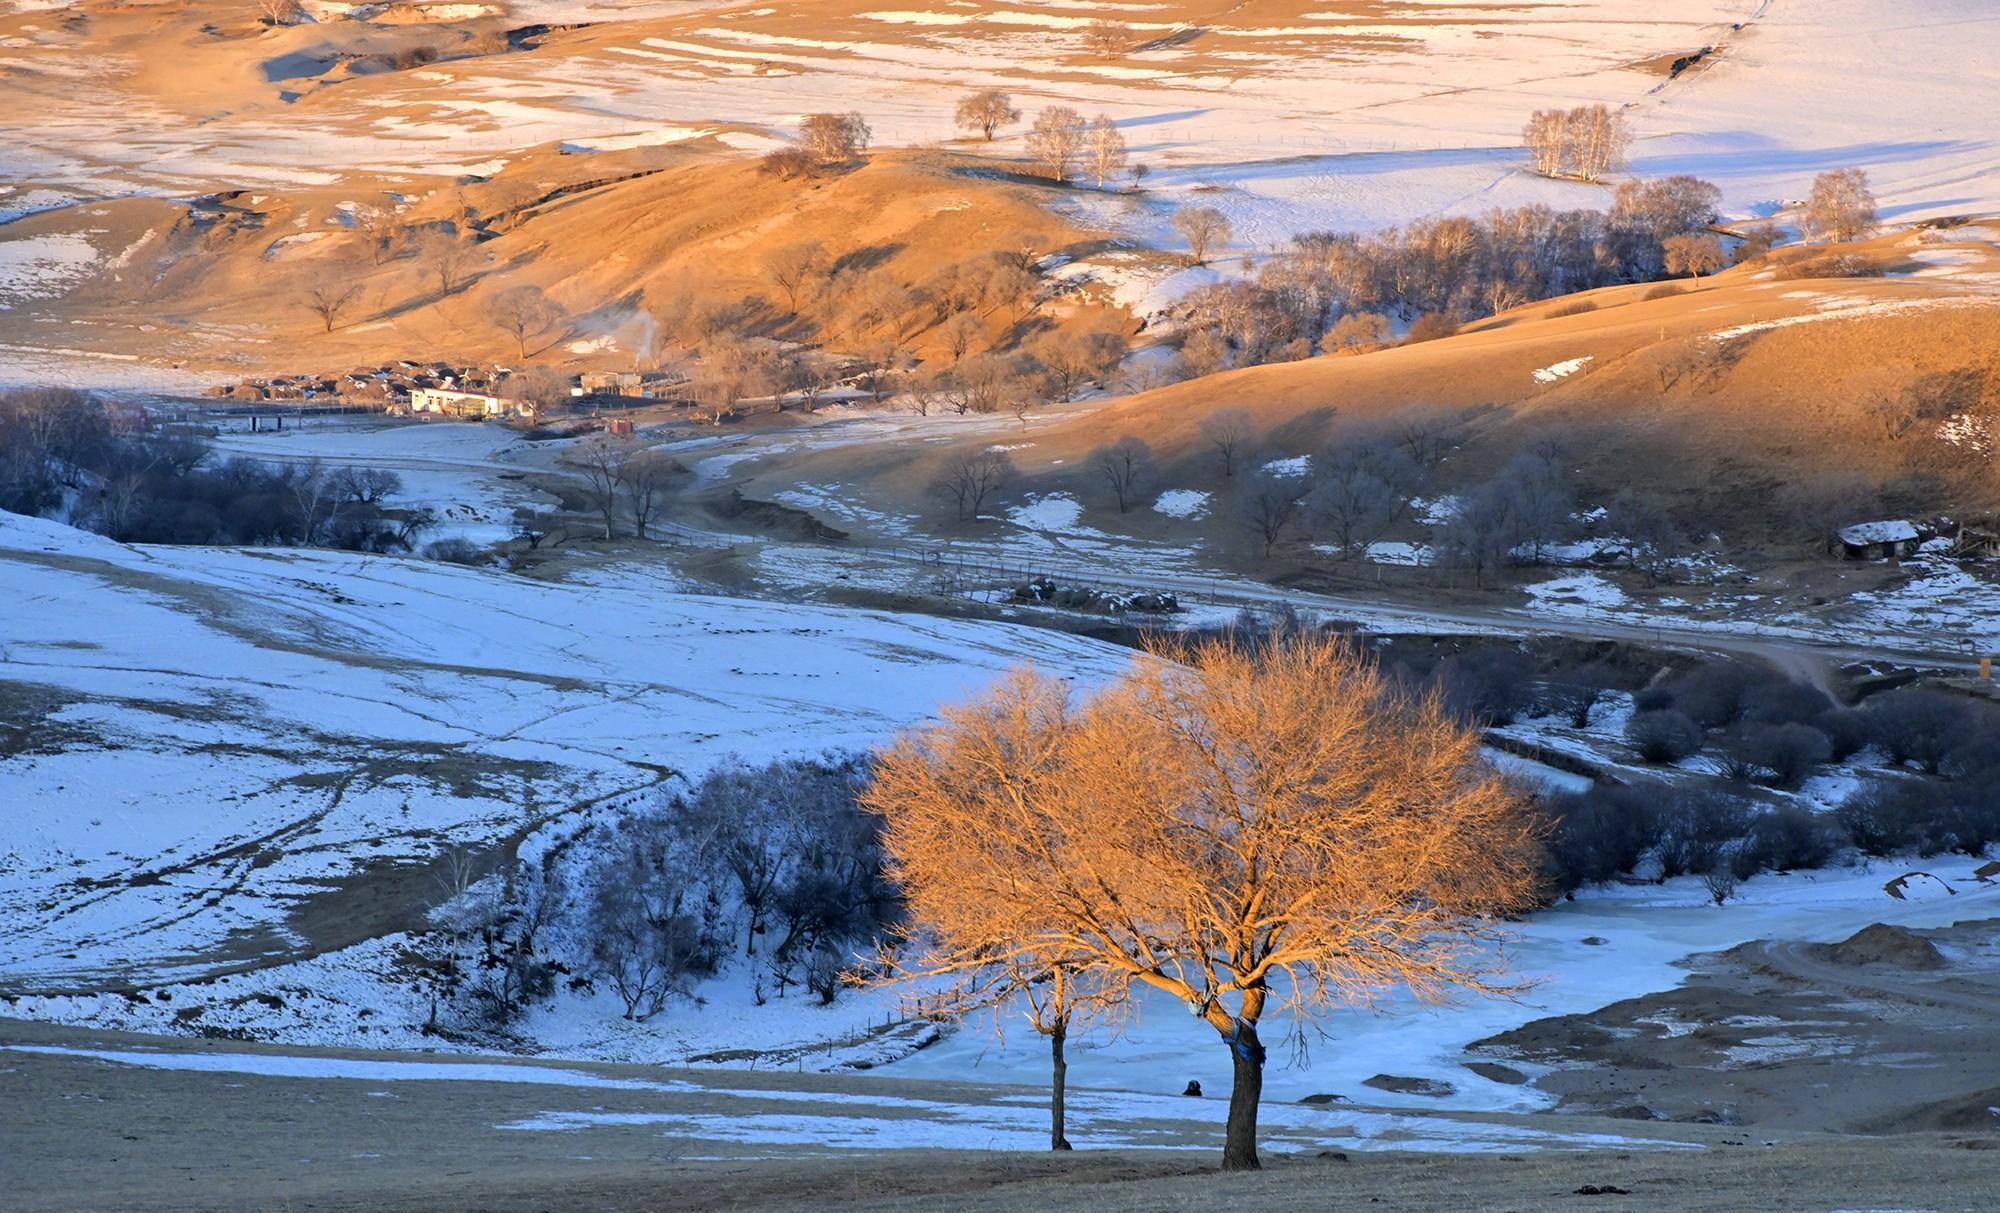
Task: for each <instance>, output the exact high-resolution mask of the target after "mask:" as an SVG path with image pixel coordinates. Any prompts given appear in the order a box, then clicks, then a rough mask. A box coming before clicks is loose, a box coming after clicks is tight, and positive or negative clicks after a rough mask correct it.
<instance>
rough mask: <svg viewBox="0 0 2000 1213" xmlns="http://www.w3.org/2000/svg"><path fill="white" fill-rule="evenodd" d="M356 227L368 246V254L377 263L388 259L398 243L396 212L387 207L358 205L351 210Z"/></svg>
mask: <svg viewBox="0 0 2000 1213" xmlns="http://www.w3.org/2000/svg"><path fill="white" fill-rule="evenodd" d="M349 213H350V214H351V215H352V217H353V219H354V229H355V230H356V231H358V232H360V233H361V235H362V238H363V240H364V241H365V243H366V244H367V246H368V256H369V259H370V260H371V261H373V262H374V263H375V264H376V265H380V264H382V262H383V261H384V260H386V259H387V258H388V256H389V254H390V252H391V251H393V249H394V248H395V244H396V239H395V237H396V213H395V212H394V211H392V210H390V209H389V208H387V207H381V206H357V207H355V208H354V210H353V211H351V212H349Z"/></svg>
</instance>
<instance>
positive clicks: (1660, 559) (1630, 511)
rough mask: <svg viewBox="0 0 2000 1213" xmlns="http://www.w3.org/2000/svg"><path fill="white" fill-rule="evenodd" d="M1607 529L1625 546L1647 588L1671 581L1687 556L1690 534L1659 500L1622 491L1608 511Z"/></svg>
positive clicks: (1632, 563)
mask: <svg viewBox="0 0 2000 1213" xmlns="http://www.w3.org/2000/svg"><path fill="white" fill-rule="evenodd" d="M1605 526H1606V528H1607V529H1608V530H1609V531H1610V532H1611V533H1612V534H1614V535H1621V536H1623V537H1624V539H1625V543H1626V560H1627V562H1628V563H1630V564H1631V565H1632V567H1633V568H1635V569H1638V570H1639V571H1641V572H1643V573H1645V574H1646V584H1648V585H1657V584H1658V583H1660V582H1661V581H1667V580H1671V579H1672V576H1673V572H1674V569H1675V567H1676V566H1677V564H1678V563H1679V561H1680V560H1681V558H1682V557H1684V556H1685V555H1687V548H1688V538H1687V531H1686V530H1684V529H1683V528H1682V527H1681V525H1680V523H1678V522H1676V521H1675V520H1674V517H1673V515H1671V514H1669V513H1668V512H1667V510H1666V507H1665V506H1664V505H1662V504H1661V503H1660V500H1659V499H1658V498H1657V497H1654V496H1652V495H1651V494H1648V493H1642V492H1636V491H1634V490H1632V489H1622V490H1620V491H1619V493H1618V495H1617V496H1616V497H1614V498H1612V501H1611V505H1610V507H1609V509H1608V510H1607V511H1606V516H1605Z"/></svg>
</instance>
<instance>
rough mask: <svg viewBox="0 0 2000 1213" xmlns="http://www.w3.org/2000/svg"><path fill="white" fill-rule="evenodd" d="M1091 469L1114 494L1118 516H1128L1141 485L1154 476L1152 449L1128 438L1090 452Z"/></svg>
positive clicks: (1137, 498) (1136, 499)
mask: <svg viewBox="0 0 2000 1213" xmlns="http://www.w3.org/2000/svg"><path fill="white" fill-rule="evenodd" d="M1090 466H1091V469H1092V470H1093V471H1095V472H1096V473H1097V475H1098V476H1099V478H1101V479H1102V480H1103V481H1104V487H1106V488H1108V489H1110V490H1111V496H1112V497H1113V499H1115V500H1116V501H1117V502H1118V512H1119V513H1121V514H1124V513H1129V512H1130V511H1131V509H1132V506H1133V505H1134V504H1136V503H1137V502H1138V500H1139V489H1140V484H1141V483H1142V482H1143V481H1144V480H1146V479H1147V478H1148V477H1149V476H1151V475H1152V471H1153V448H1152V447H1149V446H1147V445H1146V444H1145V442H1143V441H1141V440H1140V439H1138V438H1132V437H1125V438H1120V439H1119V440H1118V441H1116V442H1111V443H1106V444H1105V445H1103V446H1100V447H1098V448H1097V449H1096V450H1094V451H1092V452H1090Z"/></svg>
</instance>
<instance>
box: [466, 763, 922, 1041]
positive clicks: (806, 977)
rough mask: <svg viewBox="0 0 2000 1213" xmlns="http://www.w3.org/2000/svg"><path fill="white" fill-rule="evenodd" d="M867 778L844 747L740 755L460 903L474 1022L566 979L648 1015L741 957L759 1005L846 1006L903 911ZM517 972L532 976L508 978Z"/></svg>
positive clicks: (486, 1022) (497, 1023) (629, 1011)
mask: <svg viewBox="0 0 2000 1213" xmlns="http://www.w3.org/2000/svg"><path fill="white" fill-rule="evenodd" d="M865 775H866V768H865V765H864V763H863V761H862V760H861V759H858V758H853V757H843V756H827V757H822V758H818V759H807V760H788V761H781V762H773V763H769V764H766V765H762V766H751V765H745V764H740V763H738V764H731V765H727V766H724V767H722V768H720V769H718V770H716V771H714V772H712V773H711V774H709V775H708V776H707V777H705V778H703V779H702V780H701V781H700V782H698V783H696V784H695V785H694V786H693V787H692V788H690V789H688V790H687V791H685V792H682V793H678V794H675V795H671V796H664V797H661V798H660V799H659V800H658V801H656V802H655V803H653V804H650V805H648V806H647V807H645V808H644V809H642V810H641V811H639V812H636V813H633V814H631V815H629V816H627V817H624V818H622V819H621V820H619V821H618V822H616V823H615V824H610V825H602V826H597V827H593V828H591V829H588V830H586V831H584V832H583V833H581V834H580V835H579V836H578V837H577V838H576V839H574V840H573V841H572V842H571V843H570V844H569V846H568V847H567V848H566V849H565V851H564V852H563V853H562V854H560V855H557V856H554V857H552V858H551V859H550V860H549V861H548V862H546V863H544V864H543V865H542V866H541V867H540V869H539V870H537V871H534V872H532V873H531V872H529V871H528V870H526V869H523V870H522V871H519V872H517V873H516V874H515V878H514V879H513V880H512V881H510V882H509V885H508V887H507V889H506V891H505V893H504V894H503V895H501V896H498V897H492V898H487V899H485V900H483V901H482V900H479V899H476V898H475V899H472V904H471V908H470V909H469V910H461V911H460V920H459V921H457V922H456V923H455V924H453V926H452V934H453V935H454V937H455V941H456V942H455V946H454V947H452V948H450V949H448V955H449V960H448V962H447V967H450V968H452V969H454V970H455V971H456V972H458V973H459V974H460V975H461V977H460V980H458V981H457V982H456V984H455V986H454V991H453V992H454V995H455V999H456V1001H457V1003H458V1004H459V1005H460V1006H461V1008H462V1010H463V1013H464V1018H466V1020H467V1021H468V1022H470V1023H472V1024H474V1025H475V1026H479V1027H482V1028H486V1029H489V1030H491V1029H495V1028H499V1027H504V1026H505V1025H506V1024H507V1023H509V1022H511V1021H512V1019H513V1018H515V1017H516V1016H518V1015H519V1014H520V1012H521V1011H523V1010H525V1009H526V1008H527V1007H528V1006H529V1005H532V1004H533V1003H534V1002H535V1001H536V1000H537V999H539V998H543V997H546V996H547V995H548V994H550V993H552V992H553V990H554V975H558V974H561V975H571V976H572V981H573V984H575V985H576V986H577V987H578V988H585V987H588V988H592V989H603V990H606V991H609V992H610V993H612V994H613V995H615V996H616V997H617V998H618V999H619V1001H620V1002H621V1003H622V1004H623V1006H624V1014H625V1016H626V1017H627V1018H629V1019H646V1018H648V1017H650V1016H653V1015H656V1014H658V1013H659V1012H660V1011H662V1010H664V1009H665V1008H666V1007H667V1006H668V1005H669V1003H670V1002H671V1001H672V1000H673V999H674V998H676V997H690V996H693V995H694V993H695V987H696V986H697V985H698V984H699V983H700V982H701V981H702V980H704V979H706V978H709V977H713V976H715V975H717V974H718V973H720V972H722V971H723V970H724V969H725V968H726V967H728V966H729V963H730V958H731V957H732V956H737V957H741V958H742V960H743V962H744V963H745V964H747V966H748V972H749V976H750V980H751V981H752V982H753V983H754V989H755V992H756V997H757V999H758V1001H759V1002H762V1001H764V1000H765V999H767V998H771V997H778V998H783V997H785V996H787V994H788V993H790V991H792V990H793V989H795V988H803V989H804V990H806V991H807V992H808V993H809V994H810V995H811V996H812V997H814V998H816V999H817V1000H818V1001H819V1002H820V1003H822V1004H825V1003H831V1002H832V1001H834V999H835V998H836V997H837V996H838V994H839V992H840V989H841V985H842V981H843V974H844V973H845V972H846V971H847V969H848V968H849V967H850V965H851V964H852V961H853V957H854V956H855V955H856V954H858V953H865V952H866V951H868V950H869V948H870V947H871V946H872V944H873V943H874V941H875V940H876V939H877V938H878V937H879V936H881V935H882V933H883V932H885V931H886V930H887V929H888V928H889V927H890V926H892V925H893V924H894V923H895V922H896V921H897V919H898V918H899V916H900V912H901V907H900V902H899V900H898V899H897V897H896V894H895V892H894V890H893V889H892V888H891V886H890V885H889V883H888V881H887V879H886V877H885V876H884V874H883V862H882V853H881V847H880V843H879V833H878V823H877V821H876V819H875V818H873V817H871V816H868V815H866V814H864V813H863V812H862V811H861V810H860V808H859V806H858V805H857V804H856V802H855V795H856V792H857V791H858V789H859V787H860V785H861V783H862V781H863V779H864V778H865ZM495 941H498V942H497V943H496V942H495ZM496 956H497V957H502V958H506V959H504V960H501V961H496V960H494V959H493V958H494V957H496ZM509 972H519V973H520V974H523V975H524V976H522V977H520V978H517V979H512V980H508V981H504V982H503V981H500V980H497V979H496V978H495V977H494V976H493V975H494V974H499V975H501V976H504V975H506V974H507V973H509Z"/></svg>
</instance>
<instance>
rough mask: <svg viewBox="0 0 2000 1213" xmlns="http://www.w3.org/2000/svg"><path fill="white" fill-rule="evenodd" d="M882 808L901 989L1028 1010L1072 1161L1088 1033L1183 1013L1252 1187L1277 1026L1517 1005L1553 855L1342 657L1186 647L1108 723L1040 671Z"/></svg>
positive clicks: (884, 778) (1438, 713)
mask: <svg viewBox="0 0 2000 1213" xmlns="http://www.w3.org/2000/svg"><path fill="white" fill-rule="evenodd" d="M864 800H865V803H866V804H867V805H868V807H869V808H870V809H872V810H873V811H874V812H876V813H878V814H880V815H881V816H882V818H883V819H884V821H885V823H886V837H885V846H886V849H887V852H888V855H889V871H890V875H891V877H892V879H893V880H894V881H895V882H896V883H897V884H898V885H899V886H900V887H901V890H902V893H903V896H904V897H905V899H906V901H907V905H908V909H909V926H908V928H907V930H906V932H905V934H904V937H903V940H902V943H903V946H902V947H900V948H898V949H896V950H895V952H894V954H893V955H892V956H891V957H890V958H889V963H888V965H887V966H886V969H885V971H886V972H887V973H888V974H889V975H890V978H889V979H890V980H911V981H917V982H921V983H937V982H940V981H942V982H943V983H945V984H946V985H947V986H948V987H949V990H950V993H949V995H948V996H947V997H946V999H945V1001H944V1004H943V1007H942V1013H945V1014H957V1013H964V1012H966V1011H969V1010H972V1009H976V1008H979V1007H997V1006H998V1005H999V1003H1000V1002H1002V1001H1005V1000H1007V999H1008V998H1010V997H1011V996H1014V995H1020V994H1026V995H1028V1002H1029V1005H1030V1008H1031V1010H1030V1020H1031V1022H1032V1023H1033V1024H1034V1026H1035V1027H1036V1028H1037V1029H1038V1030H1040V1031H1041V1032H1043V1033H1044V1034H1045V1035H1047V1036H1049V1037H1050V1040H1051V1050H1052V1053H1053V1055H1054V1056H1053V1060H1054V1063H1055V1075H1056V1080H1057V1082H1056V1086H1055V1090H1054V1094H1053V1097H1052V1113H1053V1126H1052V1134H1051V1144H1052V1145H1053V1146H1054V1147H1055V1148H1057V1149H1061V1148H1064V1146H1065V1144H1066V1143H1065V1142H1064V1140H1063V1114H1062V1109H1063V1091H1062V1086H1061V1078H1062V1071H1063V1061H1062V1044H1063V1040H1064V1038H1065V1037H1066V1035H1067V1034H1068V1031H1069V1028H1070V1026H1071V1023H1072V1022H1073V1021H1081V1020H1082V1019H1085V1018H1087V1017H1089V1016H1092V1015H1095V1014H1099V1013H1102V1012H1107V1011H1111V1010H1114V1009H1115V1008H1117V1007H1118V1006H1120V1005H1122V1003H1123V1002H1124V1000H1125V998H1126V995H1127V994H1128V992H1129V991H1131V989H1132V988H1133V986H1134V985H1135V983H1136V984H1137V985H1139V986H1143V987H1150V988H1152V989H1155V990H1159V991H1164V992H1165V993H1167V994H1170V995H1172V996H1173V997H1175V998H1178V999H1180V1000H1181V1001H1182V1002H1183V1003H1185V1004H1186V1005H1187V1008H1188V1010H1189V1011H1190V1012H1191V1013H1192V1014H1194V1015H1196V1016H1198V1017H1199V1018H1201V1019H1202V1020H1203V1021H1205V1022H1206V1023H1207V1024H1208V1025H1209V1026H1210V1027H1211V1028H1213V1029H1214V1031H1215V1033H1216V1036H1217V1038H1218V1040H1219V1042H1220V1043H1221V1045H1222V1046H1223V1047H1224V1048H1226V1049H1227V1050H1228V1051H1229V1054H1230V1058H1231V1064H1232V1068H1233V1072H1234V1086H1233V1089H1232V1091H1231V1094H1230V1102H1229V1118H1228V1125H1227V1130H1226V1142H1225V1146H1224V1152H1223V1165H1224V1167H1225V1168H1226V1169H1239V1170H1240V1169H1250V1168H1254V1167H1256V1166H1257V1165H1258V1161H1257V1150H1256V1128H1257V1102H1258V1097H1259V1094H1260V1092H1261V1090H1262V1087H1263V1071H1264V1058H1265V1048H1264V1044H1263V1042H1262V1041H1261V1039H1260V1038H1259V1035H1258V1032H1259V1025H1260V1024H1261V1023H1262V1021H1263V1019H1264V1016H1265V1014H1266V1012H1267V1011H1269V1010H1271V1009H1272V1008H1274V1007H1278V1008H1283V1009H1285V1010H1287V1011H1289V1012H1291V1013H1292V1014H1293V1016H1294V1022H1295V1023H1296V1024H1298V1025H1300V1026H1301V1028H1302V1029H1303V1027H1304V1026H1305V1025H1309V1024H1310V1023H1311V1022H1312V1020H1313V1019H1314V1018H1315V1017H1316V1016H1318V1015H1321V1014H1323V1013H1325V1012H1327V1011H1330V1010H1331V1009H1333V1008H1336V1007H1340V1006H1346V1005H1352V1004H1355V1003H1358V1002H1363V1001H1366V1000H1367V999H1368V998H1370V997H1371V996H1372V995H1374V994H1376V993H1377V992H1380V991H1382V990H1385V989H1388V988H1392V987H1398V986H1401V987H1407V988H1408V989H1410V990H1411V991H1413V992H1414V993H1415V994H1416V995H1417V996H1419V997H1421V998H1426V999H1441V998H1444V997H1446V996H1448V995H1449V994H1451V993H1452V992H1454V991H1459V990H1469V991H1474V992H1479V993H1493V992H1497V991H1499V990H1500V989H1501V987H1500V986H1499V985H1497V984H1496V977H1495V972H1494V969H1493V966H1492V963H1491V953H1490V951H1489V950H1488V949H1487V948H1486V947H1485V946H1484V945H1485V943H1486V940H1487V938H1488V934H1489V930H1488V924H1489V923H1490V921H1491V920H1492V919H1493V918H1494V917H1495V916H1498V915H1506V914H1511V913H1514V912H1516V911H1518V910H1521V909H1524V908H1526V907H1527V906H1529V905H1530V904H1531V903H1532V900H1533V896H1534V893H1535V888H1536V883H1537V871H1538V862H1539V855H1540V850H1539V844H1538V838H1537V827H1536V825H1535V823H1534V818H1533V816H1532V814H1531V813H1530V811H1529V809H1528V806H1527V802H1526V801H1525V800H1524V799H1523V798H1522V797H1521V796H1520V795H1518V794H1517V793H1516V792H1515V791H1514V790H1513V789H1512V788H1511V787H1510V786H1509V785H1508V784H1507V783H1506V782H1505V781H1504V780H1503V779H1502V778H1501V777H1500V776H1499V775H1498V774H1496V773H1495V772H1494V771H1493V770H1492V769H1491V768H1490V767H1489V766H1487V765H1486V764H1485V763H1484V762H1483V761H1482V760H1481V758H1480V756H1479V740H1478V734H1477V733H1476V732H1475V731H1473V730H1471V729H1469V728H1467V727H1466V726H1464V725H1463V724H1461V723H1459V722H1458V721H1457V720H1456V719H1454V718H1453V717H1452V716H1450V715H1449V714H1448V713H1447V712H1446V711H1445V709H1444V708H1443V707H1441V706H1440V704H1439V703H1437V702H1436V701H1435V700H1434V699H1427V698H1413V697H1411V696H1410V695H1408V694H1406V693H1405V692H1403V691H1400V690H1398V689H1397V688H1395V687H1393V686H1392V685H1391V684H1390V683H1389V682H1388V681H1386V680H1385V679H1384V678H1383V676H1382V675H1381V674H1380V673H1379V672H1378V671H1377V669H1376V668H1375V667H1374V666H1373V664H1371V663H1370V662H1369V661H1368V660H1367V659H1366V657H1365V656H1364V655H1363V654H1361V653H1360V652H1359V651H1358V650H1357V649H1356V648H1355V647H1354V646H1353V645H1352V644H1351V643H1350V642H1348V641H1345V640H1342V639H1337V638H1332V637H1323V636H1295V637H1289V638H1276V637H1274V638H1272V639H1271V640H1270V641H1269V642H1268V643H1264V644H1259V645H1255V646H1246V645H1243V644H1239V643H1226V642H1209V643H1205V644H1199V645H1192V646H1175V647H1171V648H1168V647H1163V648H1161V649H1158V650H1156V651H1155V652H1154V653H1153V654H1151V655H1149V656H1148V657H1146V658H1143V659H1141V660H1140V661H1139V662H1137V663H1136V664H1135V665H1134V666H1133V668H1132V670H1131V671H1130V672H1129V673H1128V674H1126V675H1125V676H1124V677H1123V678H1122V679H1120V680H1119V681H1117V682H1116V683H1114V684H1113V685H1111V686H1110V687H1108V688H1107V689H1105V690H1104V691H1102V692H1101V693H1099V694H1098V695H1097V696H1096V697H1095V698H1093V699H1091V700H1089V701H1088V702H1083V703H1078V702H1076V701H1075V700H1073V699H1072V697H1071V695H1070V693H1069V690H1068V688H1067V687H1066V686H1065V684H1064V683H1063V682H1062V681H1061V680H1059V679H1056V678H1053V677H1049V676H1046V675H1043V674H1040V673H1038V672H1036V671H1033V670H1021V671H1018V672H1016V673H1015V674H1013V675H1012V676H1011V677H1009V678H1008V679H1007V680H1006V681H1004V682H1003V683H1001V684H1000V685H999V686H998V687H997V688H995V689H994V690H992V691H991V692H989V693H987V694H986V695H984V696H982V697H980V698H977V699H975V700H973V701H971V702H968V703H966V704H963V705H961V706H959V707H956V708H954V709H951V710H949V711H947V712H946V713H945V714H944V721H943V723H941V724H939V725H937V726H935V727H933V728H930V729H927V730H924V731H921V732H916V733H912V734H910V735H908V736H906V737H904V738H903V739H901V740H900V741H899V742H898V743H897V744H896V745H895V746H894V747H893V748H892V749H890V750H889V751H888V752H887V753H886V754H884V755H883V756H882V758H881V760H880V762H879V764H878V766H877V770H876V777H875V781H874V783H873V784H872V786H871V787H870V788H869V790H868V791H867V792H866V793H865V794H864ZM927 1005H930V1006H933V1007H935V1006H936V1005H937V1004H935V1003H929V1002H928V1000H927Z"/></svg>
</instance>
